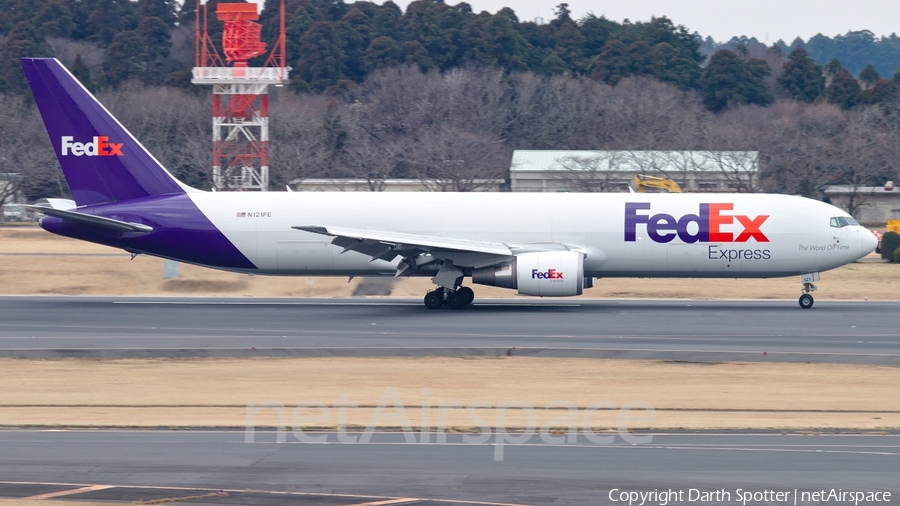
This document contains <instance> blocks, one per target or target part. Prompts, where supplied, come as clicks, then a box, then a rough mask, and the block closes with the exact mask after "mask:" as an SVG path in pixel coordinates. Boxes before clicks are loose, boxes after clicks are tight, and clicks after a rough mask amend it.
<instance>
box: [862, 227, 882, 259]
mask: <svg viewBox="0 0 900 506" xmlns="http://www.w3.org/2000/svg"><path fill="white" fill-rule="evenodd" d="M861 240H862V256H866V255H868V254H869V253H871V252H873V251H875V248H877V247H878V238H877V237H875V234H873V233H872V232H871V231H870V230H868V229H866V230H865V231H864V232H863V233H862V238H861Z"/></svg>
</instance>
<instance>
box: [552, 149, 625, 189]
mask: <svg viewBox="0 0 900 506" xmlns="http://www.w3.org/2000/svg"><path fill="white" fill-rule="evenodd" d="M622 154H623V153H622V152H619V151H595V152H594V153H593V154H592V155H590V156H577V155H571V156H565V157H562V158H557V159H556V163H557V164H558V165H559V166H560V167H562V169H563V170H562V171H559V172H557V173H556V174H555V175H556V178H557V179H559V180H560V181H563V182H564V183H565V185H566V188H568V189H569V190H570V191H574V192H610V191H618V190H619V189H620V180H621V179H622V177H623V174H622V172H620V169H621V168H622V164H621V158H622Z"/></svg>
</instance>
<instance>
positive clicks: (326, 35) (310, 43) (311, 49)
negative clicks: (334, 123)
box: [297, 21, 347, 91]
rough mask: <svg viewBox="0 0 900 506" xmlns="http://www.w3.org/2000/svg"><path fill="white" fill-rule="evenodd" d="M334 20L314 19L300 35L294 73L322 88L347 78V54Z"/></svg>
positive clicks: (311, 84)
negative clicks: (298, 56) (331, 21)
mask: <svg viewBox="0 0 900 506" xmlns="http://www.w3.org/2000/svg"><path fill="white" fill-rule="evenodd" d="M342 46H343V43H342V41H341V39H340V37H339V36H338V31H337V29H336V28H335V25H334V23H329V22H325V21H317V22H315V23H314V24H313V25H312V27H311V28H310V29H309V30H308V31H307V32H306V33H305V34H304V35H303V38H302V39H300V59H299V60H298V61H297V76H298V77H299V78H300V79H303V80H304V81H306V82H307V83H309V84H310V86H312V88H313V89H314V90H317V91H322V90H324V89H325V88H327V87H329V86H331V85H333V84H335V83H336V82H337V81H338V80H339V79H346V78H347V55H346V53H344V50H343V47H342Z"/></svg>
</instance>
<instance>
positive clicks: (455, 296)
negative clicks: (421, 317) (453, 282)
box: [425, 286, 475, 309]
mask: <svg viewBox="0 0 900 506" xmlns="http://www.w3.org/2000/svg"><path fill="white" fill-rule="evenodd" d="M473 300H475V292H474V291H473V290H472V289H471V288H469V287H468V286H462V287H459V288H457V289H456V290H453V291H451V290H450V289H448V288H438V289H437V290H433V291H431V292H428V293H426V294H425V307H427V308H428V309H440V308H441V306H443V305H444V304H446V305H447V307H449V308H450V309H462V308H463V307H465V306H467V305H469V304H471V303H472V301H473Z"/></svg>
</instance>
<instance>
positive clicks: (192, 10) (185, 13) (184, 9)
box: [177, 0, 290, 27]
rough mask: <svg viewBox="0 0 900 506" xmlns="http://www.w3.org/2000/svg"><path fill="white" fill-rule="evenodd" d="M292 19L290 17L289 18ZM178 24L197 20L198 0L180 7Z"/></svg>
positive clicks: (187, 0) (192, 24) (182, 4)
mask: <svg viewBox="0 0 900 506" xmlns="http://www.w3.org/2000/svg"><path fill="white" fill-rule="evenodd" d="M288 19H290V18H288ZM177 22H178V26H191V27H193V26H194V24H195V23H196V22H197V0H184V1H183V2H181V8H180V9H178V18H177Z"/></svg>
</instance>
